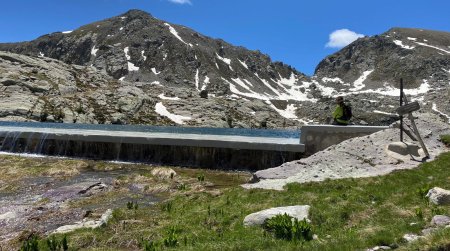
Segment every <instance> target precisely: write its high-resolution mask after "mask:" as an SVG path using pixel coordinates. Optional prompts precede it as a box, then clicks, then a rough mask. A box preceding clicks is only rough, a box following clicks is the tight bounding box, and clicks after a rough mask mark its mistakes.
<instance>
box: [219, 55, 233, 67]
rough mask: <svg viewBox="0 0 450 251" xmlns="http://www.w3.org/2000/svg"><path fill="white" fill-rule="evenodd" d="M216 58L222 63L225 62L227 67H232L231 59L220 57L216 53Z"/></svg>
mask: <svg viewBox="0 0 450 251" xmlns="http://www.w3.org/2000/svg"><path fill="white" fill-rule="evenodd" d="M216 57H217V59H219V60H220V61H222V62H224V63H225V64H227V65H231V59H229V58H223V57H221V56H219V54H217V53H216Z"/></svg>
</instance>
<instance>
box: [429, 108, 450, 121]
mask: <svg viewBox="0 0 450 251" xmlns="http://www.w3.org/2000/svg"><path fill="white" fill-rule="evenodd" d="M431 109H433V111H435V112H437V113H439V114H440V115H441V116H443V117H446V118H447V119H448V123H449V124H450V116H449V115H447V114H445V113H443V112H441V111H439V110H438V109H437V105H436V103H433V107H432V108H431Z"/></svg>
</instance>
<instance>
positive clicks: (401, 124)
mask: <svg viewBox="0 0 450 251" xmlns="http://www.w3.org/2000/svg"><path fill="white" fill-rule="evenodd" d="M402 106H403V78H400V107H402ZM400 142H403V115H400Z"/></svg>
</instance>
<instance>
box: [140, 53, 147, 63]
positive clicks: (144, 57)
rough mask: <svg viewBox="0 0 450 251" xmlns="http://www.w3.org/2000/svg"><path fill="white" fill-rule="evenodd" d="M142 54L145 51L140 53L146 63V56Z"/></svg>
mask: <svg viewBox="0 0 450 251" xmlns="http://www.w3.org/2000/svg"><path fill="white" fill-rule="evenodd" d="M144 53H145V51H141V56H142V58H143V59H144V61H146V60H147V56H145V55H144Z"/></svg>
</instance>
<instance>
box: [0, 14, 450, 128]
mask: <svg viewBox="0 0 450 251" xmlns="http://www.w3.org/2000/svg"><path fill="white" fill-rule="evenodd" d="M449 46H450V33H447V32H438V31H427V30H418V29H400V28H395V29H391V30H390V31H388V32H386V33H384V34H382V35H379V36H374V37H364V38H361V39H358V40H357V41H355V42H353V43H352V44H350V45H348V46H347V47H345V48H343V49H342V50H340V51H339V52H337V53H335V54H333V55H330V56H328V57H327V58H325V59H324V60H323V61H322V62H320V64H319V65H318V66H317V68H316V72H315V75H314V76H313V77H311V78H310V77H307V76H305V75H304V74H302V73H300V72H298V71H296V70H295V69H293V68H292V67H290V66H288V65H285V64H283V63H279V62H272V61H271V59H270V58H269V57H268V56H267V55H264V54H261V53H260V52H259V51H250V50H247V49H245V48H243V47H237V46H233V45H230V44H228V43H226V42H225V41H223V40H220V39H212V38H209V37H206V36H204V35H201V34H199V33H198V32H195V31H193V30H191V29H189V28H186V27H183V26H179V25H174V24H169V23H167V22H164V21H162V20H158V19H156V18H154V17H152V16H151V15H150V14H148V13H145V12H143V11H139V10H131V11H129V12H127V13H125V14H123V15H120V16H117V17H113V18H110V19H106V20H103V21H99V22H95V23H92V24H88V25H85V26H82V27H80V28H79V29H77V30H74V31H69V32H55V33H52V34H48V35H44V36H42V37H40V38H38V39H36V40H33V41H29V42H22V43H9V44H0V50H3V51H10V52H14V53H19V54H24V55H28V56H30V60H44V61H45V60H48V59H46V58H47V57H49V58H53V59H57V60H60V61H63V62H65V64H64V65H66V66H67V67H69V68H70V67H73V68H79V69H85V70H86V69H89V71H91V72H92V74H95V75H101V76H103V77H107V76H110V77H109V80H108V81H109V82H111V83H115V84H116V85H117V86H121V85H126V86H128V87H129V88H132V89H134V90H136V91H138V92H139V93H140V95H141V96H142V97H144V98H142V100H148V99H147V97H148V98H150V99H151V100H152V102H151V105H148V106H146V105H145V103H146V102H147V101H146V102H143V103H144V105H143V106H140V105H138V106H136V107H137V108H136V107H135V108H134V109H131V110H127V109H125V111H122V108H119V106H117V105H116V104H114V102H116V101H117V100H119V99H120V98H121V97H120V96H116V95H115V94H111V95H110V97H111V100H103V101H99V102H97V109H103V108H104V109H103V110H104V111H103V112H102V113H105V114H106V115H105V119H96V118H93V116H91V119H85V120H79V119H76V120H73V119H72V118H71V117H70V116H69V119H65V120H64V121H65V122H71V121H75V122H88V123H95V122H98V123H146V124H159V125H161V124H162V125H165V124H188V125H192V126H215V127H216V126H218V127H222V126H226V127H228V126H231V127H235V126H237V127H261V126H264V125H266V124H267V125H268V126H269V127H283V126H290V127H293V126H296V125H298V124H303V123H325V122H327V120H328V118H329V117H330V114H331V111H332V110H333V109H334V102H333V100H334V97H335V96H337V95H342V96H345V97H346V99H348V100H350V101H351V103H352V104H353V110H354V112H353V113H354V115H355V116H354V119H353V122H354V123H355V124H372V125H387V124H390V123H392V122H393V121H395V120H396V118H397V116H396V115H395V114H394V111H395V108H396V107H397V105H398V93H399V91H398V82H399V78H401V77H402V78H403V79H404V80H405V88H407V89H406V94H407V95H408V96H410V98H412V99H414V100H419V101H421V103H422V109H424V110H430V111H434V112H435V113H438V114H441V115H442V116H444V117H448V119H450V117H449V115H448V114H450V103H449V100H450V90H449V83H450V47H449ZM8 55H10V56H11V55H13V54H8ZM11 57H15V56H11ZM37 58H40V59H37ZM3 62H4V63H5V61H3ZM53 62H57V61H53ZM55 64H57V63H55ZM76 65H82V66H76ZM16 66H18V67H22V66H20V65H16ZM2 67H4V68H3V71H9V70H7V69H8V68H7V66H2ZM5 67H6V68H5ZM0 69H2V68H0ZM17 71H19V72H20V71H22V70H21V69H17ZM25 72H26V71H25ZM94 72H95V73H94ZM20 74H21V73H18V75H20ZM103 77H102V78H103ZM2 78H4V79H5V76H3V75H2ZM70 81H71V80H70V79H69V80H67V85H68V86H70V85H71V83H70ZM58 83H60V84H61V85H64V80H63V79H62V80H61V81H60V82H58ZM3 85H4V86H7V85H8V84H6V85H5V84H3ZM107 86H110V85H109V84H107ZM116 89H117V88H116ZM81 92H83V91H81ZM46 95H47V94H43V96H46ZM79 96H83V95H79ZM103 96H104V95H100V94H99V95H94V97H95V98H101V97H103ZM141 96H139V97H141ZM201 97H203V98H201ZM95 98H93V99H92V102H94V101H95ZM8 102H9V104H11V102H12V101H6V100H5V101H4V103H8ZM68 103H70V105H71V106H73V107H75V106H76V104H75V103H71V102H70V101H68ZM125 103H126V102H125ZM138 103H140V101H139V102H138ZM106 107H109V108H106ZM112 107H114V108H112ZM38 108H39V107H38ZM71 111H73V109H71ZM41 113H45V109H41ZM68 113H70V112H68ZM72 113H73V112H72ZM4 114H5V112H3V115H2V117H5V115H4ZM152 114H153V115H152ZM13 115H14V114H13ZM8 116H9V119H10V118H11V114H10V115H8ZM19 116H21V117H24V115H23V114H22V115H20V114H19ZM25 117H26V116H25ZM97 117H98V116H97ZM163 117H164V118H165V119H164V120H159V119H158V118H163ZM26 118H27V119H33V120H36V116H34V117H33V116H31V117H30V116H28V117H26Z"/></svg>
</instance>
